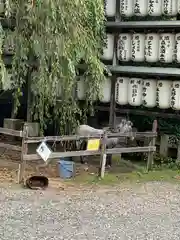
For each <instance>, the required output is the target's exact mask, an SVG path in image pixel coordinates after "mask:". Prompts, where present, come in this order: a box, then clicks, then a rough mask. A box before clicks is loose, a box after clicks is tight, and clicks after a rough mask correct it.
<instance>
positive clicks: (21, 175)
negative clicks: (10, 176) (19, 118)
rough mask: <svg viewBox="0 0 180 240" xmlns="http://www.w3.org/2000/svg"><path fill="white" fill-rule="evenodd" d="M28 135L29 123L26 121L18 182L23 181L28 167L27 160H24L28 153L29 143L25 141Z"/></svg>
mask: <svg viewBox="0 0 180 240" xmlns="http://www.w3.org/2000/svg"><path fill="white" fill-rule="evenodd" d="M27 137H28V124H27V123H25V124H24V127H23V136H22V147H21V163H20V164H19V171H18V183H22V182H23V178H24V172H25V167H26V161H25V160H24V158H23V156H24V154H27V153H28V144H27V143H25V140H26V139H27Z"/></svg>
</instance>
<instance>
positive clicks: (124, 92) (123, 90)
mask: <svg viewBox="0 0 180 240" xmlns="http://www.w3.org/2000/svg"><path fill="white" fill-rule="evenodd" d="M128 86H129V78H127V77H118V78H117V81H116V85H115V99H116V103H117V104H119V105H127V104H128Z"/></svg>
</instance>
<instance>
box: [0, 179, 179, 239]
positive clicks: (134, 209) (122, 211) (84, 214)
mask: <svg viewBox="0 0 180 240" xmlns="http://www.w3.org/2000/svg"><path fill="white" fill-rule="evenodd" d="M0 201H1V203H0V239H1V240H9V239H11V240H16V239H18V240H23V239H28V240H29V239H39V240H44V239H57V240H60V239H65V240H68V239H69V240H73V239H82V240H85V239H91V240H95V239H102V240H105V239H111V240H113V239H121V240H124V239H127V240H128V239H132V240H135V239H142V240H145V239H153V240H154V239H161V240H163V239H165V240H168V239H176V240H178V239H180V226H179V225H180V188H179V186H178V185H172V184H169V183H147V184H137V185H133V186H132V185H121V186H119V187H113V188H112V187H109V189H108V188H107V187H106V188H105V187H102V188H99V189H88V190H82V189H81V190H77V191H76V190H75V189H73V190H71V191H70V190H67V191H62V190H59V191H57V190H53V189H50V190H46V191H44V192H41V191H29V190H24V189H20V188H19V187H17V186H16V187H8V188H7V187H6V188H5V187H2V188H0Z"/></svg>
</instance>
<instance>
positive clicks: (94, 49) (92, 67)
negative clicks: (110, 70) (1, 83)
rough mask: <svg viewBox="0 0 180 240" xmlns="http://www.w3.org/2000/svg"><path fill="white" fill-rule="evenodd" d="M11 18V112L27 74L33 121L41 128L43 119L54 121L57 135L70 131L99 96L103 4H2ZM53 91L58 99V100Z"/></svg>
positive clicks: (86, 0) (87, 0) (98, 0)
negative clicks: (79, 94) (80, 85)
mask: <svg viewBox="0 0 180 240" xmlns="http://www.w3.org/2000/svg"><path fill="white" fill-rule="evenodd" d="M14 14H15V18H16V27H15V31H14V38H15V52H14V58H13V65H12V70H13V73H14V98H15V103H16V111H17V107H18V106H19V102H18V99H19V97H20V96H21V95H22V89H23V87H24V85H25V83H26V81H27V75H28V74H29V72H32V71H33V74H31V88H32V89H31V90H32V93H33V109H32V113H33V114H34V120H37V119H38V120H40V123H41V127H44V124H45V122H46V119H52V118H54V119H56V120H57V121H58V123H59V125H60V130H61V133H65V132H68V131H72V130H73V129H74V128H75V126H76V125H77V124H78V121H79V119H80V120H82V119H84V118H83V116H86V114H87V112H88V111H89V107H91V106H92V102H93V101H92V100H93V99H97V97H98V96H99V94H100V86H101V84H102V82H103V81H104V65H103V64H102V63H101V61H100V54H101V51H102V47H103V45H104V21H105V17H104V1H103V0H93V1H92V0H83V1H82V0H68V1H64V0H31V1H30V0H6V16H8V17H12V16H13V15H14ZM33 62H35V63H36V65H37V67H36V69H35V68H34V66H33ZM82 62H83V64H84V65H85V66H86V70H85V71H84V78H85V82H86V85H87V89H86V104H85V105H84V108H83V109H81V108H80V107H79V105H78V102H77V101H76V100H75V88H76V84H77V80H78V75H79V74H80V73H79V71H78V65H79V64H80V63H82ZM59 88H60V89H61V96H58V91H57V89H59ZM59 98H60V101H57V100H59ZM52 109H53V110H52ZM50 112H53V113H52V114H51V115H50V114H49V113H50ZM67 126H69V127H68V128H67Z"/></svg>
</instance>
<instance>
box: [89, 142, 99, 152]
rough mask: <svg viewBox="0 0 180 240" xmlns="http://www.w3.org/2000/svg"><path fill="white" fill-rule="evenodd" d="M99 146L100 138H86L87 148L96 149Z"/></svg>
mask: <svg viewBox="0 0 180 240" xmlns="http://www.w3.org/2000/svg"><path fill="white" fill-rule="evenodd" d="M99 146H100V139H91V140H88V144H87V150H88V151H96V150H99Z"/></svg>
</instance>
